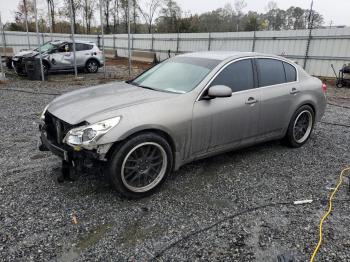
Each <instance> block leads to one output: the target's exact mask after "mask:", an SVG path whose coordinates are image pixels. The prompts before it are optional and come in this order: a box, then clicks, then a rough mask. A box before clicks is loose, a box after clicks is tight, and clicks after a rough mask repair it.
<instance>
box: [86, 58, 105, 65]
mask: <svg viewBox="0 0 350 262" xmlns="http://www.w3.org/2000/svg"><path fill="white" fill-rule="evenodd" d="M91 60H94V61H96V62H97V65H98V67H101V64H100V61H98V59H97V58H94V57H90V58H89V59H88V60H86V62H85V66H84V67H86V65H87V63H88V62H89V61H91Z"/></svg>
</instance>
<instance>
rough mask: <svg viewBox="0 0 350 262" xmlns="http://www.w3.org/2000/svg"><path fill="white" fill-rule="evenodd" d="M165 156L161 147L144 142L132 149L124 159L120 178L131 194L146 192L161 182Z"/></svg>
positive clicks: (164, 170)
mask: <svg viewBox="0 0 350 262" xmlns="http://www.w3.org/2000/svg"><path fill="white" fill-rule="evenodd" d="M167 164H168V163H167V155H166V152H165V150H164V149H163V147H162V146H160V145H159V144H157V143H154V142H145V143H142V144H139V145H137V146H135V147H134V148H132V149H131V150H130V151H129V153H128V154H127V155H126V157H125V158H124V161H123V164H122V168H121V178H122V181H123V184H124V185H125V187H126V188H128V189H129V190H130V191H133V192H138V193H142V192H147V191H149V190H151V189H153V188H154V187H156V186H157V185H158V184H159V183H160V181H162V179H163V177H164V175H165V173H166V170H167Z"/></svg>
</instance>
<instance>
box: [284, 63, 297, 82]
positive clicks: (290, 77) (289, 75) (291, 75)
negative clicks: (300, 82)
mask: <svg viewBox="0 0 350 262" xmlns="http://www.w3.org/2000/svg"><path fill="white" fill-rule="evenodd" d="M283 66H284V71H285V72H286V81H287V82H294V81H297V71H296V69H295V67H294V66H292V65H291V64H288V63H286V62H283Z"/></svg>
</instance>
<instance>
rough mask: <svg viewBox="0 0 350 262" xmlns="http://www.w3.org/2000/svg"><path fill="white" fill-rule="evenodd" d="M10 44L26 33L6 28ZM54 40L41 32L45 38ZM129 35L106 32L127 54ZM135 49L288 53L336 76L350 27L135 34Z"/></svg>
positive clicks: (345, 59)
mask: <svg viewBox="0 0 350 262" xmlns="http://www.w3.org/2000/svg"><path fill="white" fill-rule="evenodd" d="M4 36H5V43H2V45H3V44H5V46H6V47H12V48H14V50H15V52H17V51H19V50H21V49H28V48H29V46H28V43H27V42H28V41H27V35H26V33H24V32H10V31H5V32H4ZM29 38H30V44H31V46H30V48H35V47H36V35H35V33H29ZM65 39H66V40H68V39H70V35H69V34H53V40H65ZM76 39H79V40H86V41H92V42H95V43H97V44H100V43H101V41H100V40H101V37H100V36H99V35H76ZM50 40H51V36H50V34H47V33H43V34H41V41H42V42H47V41H50ZM127 46H128V41H127V35H126V34H118V35H105V48H106V49H115V50H116V51H117V54H118V55H119V56H122V57H127ZM132 48H133V50H143V51H153V52H156V53H157V57H158V59H159V60H164V59H166V58H167V57H168V56H169V54H170V55H171V56H173V55H175V54H178V53H186V52H194V51H208V50H210V51H215V50H222V51H255V52H261V53H270V54H277V55H282V56H285V57H287V58H289V59H291V60H293V61H296V62H297V63H298V64H299V65H301V66H302V67H305V69H306V71H307V72H309V73H310V74H312V75H316V76H325V77H332V76H334V74H333V71H332V69H331V64H334V66H335V68H337V69H340V68H341V67H342V66H343V65H344V64H348V63H350V27H346V28H332V29H313V30H312V31H311V33H310V30H288V31H258V32H229V33H181V34H134V35H132Z"/></svg>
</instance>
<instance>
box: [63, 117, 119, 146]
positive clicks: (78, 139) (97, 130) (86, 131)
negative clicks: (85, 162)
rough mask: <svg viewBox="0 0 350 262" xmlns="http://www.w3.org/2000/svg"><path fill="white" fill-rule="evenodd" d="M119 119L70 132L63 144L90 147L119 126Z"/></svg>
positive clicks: (115, 118) (111, 119)
mask: <svg viewBox="0 0 350 262" xmlns="http://www.w3.org/2000/svg"><path fill="white" fill-rule="evenodd" d="M120 120H121V117H120V116H118V117H114V118H110V119H107V120H103V121H100V122H98V123H95V124H92V125H86V126H80V127H77V128H74V129H72V130H70V131H69V132H68V133H67V135H66V137H65V138H64V140H63V141H64V142H65V143H67V144H68V145H71V146H80V145H90V144H91V143H92V142H95V141H96V140H98V139H99V138H100V137H101V136H103V135H104V134H106V133H107V132H108V131H109V130H111V129H112V128H113V127H115V126H116V125H118V124H119V122H120Z"/></svg>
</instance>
